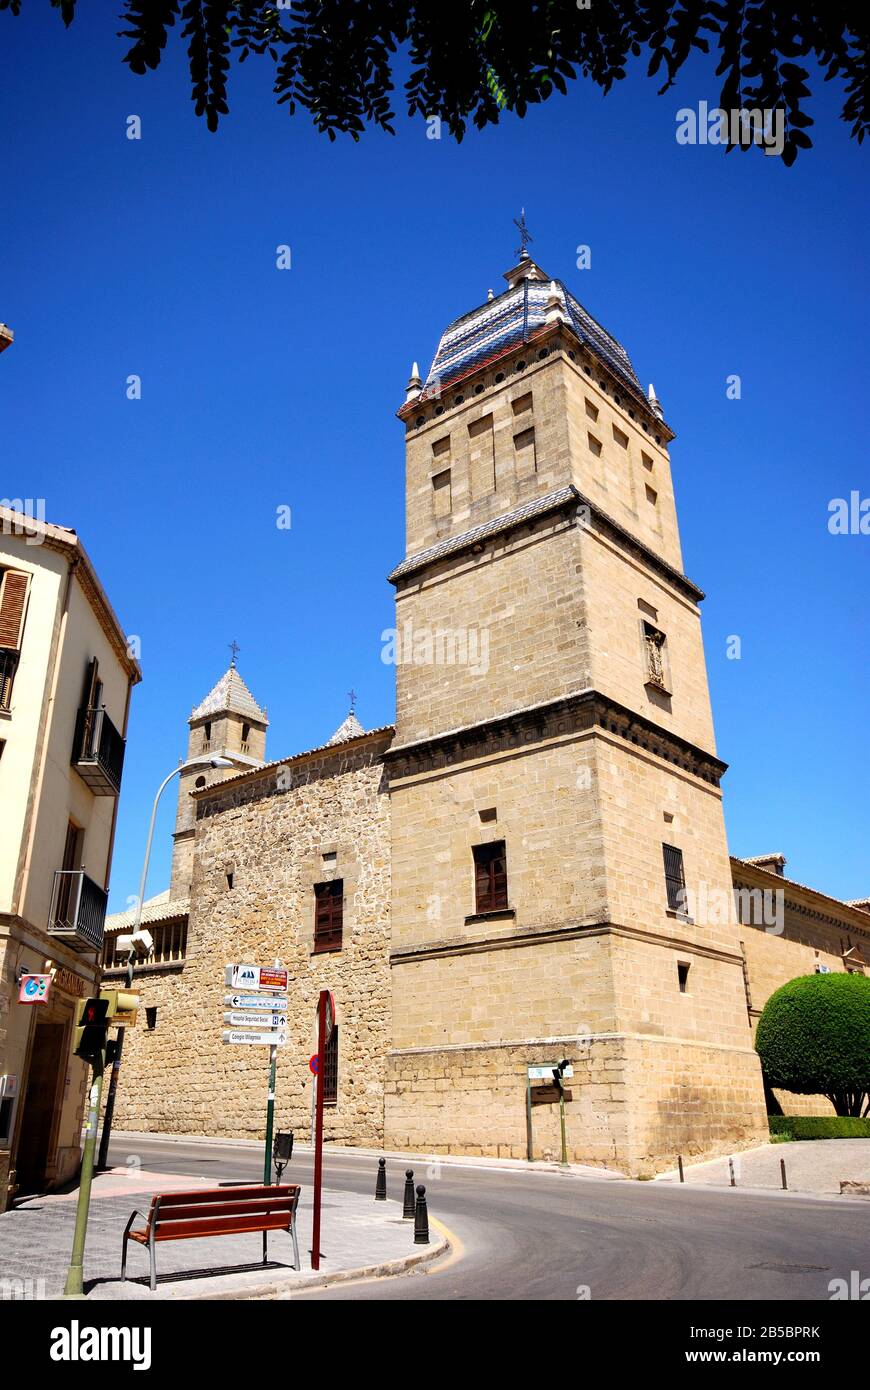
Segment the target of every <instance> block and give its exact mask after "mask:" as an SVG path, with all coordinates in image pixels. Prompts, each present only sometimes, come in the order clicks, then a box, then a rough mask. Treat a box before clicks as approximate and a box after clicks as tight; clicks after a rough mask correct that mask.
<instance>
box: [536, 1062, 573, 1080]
mask: <svg viewBox="0 0 870 1390" xmlns="http://www.w3.org/2000/svg"><path fill="white" fill-rule="evenodd" d="M557 1066H558V1063H557V1062H553V1063H552V1064H551V1065H547V1063H546V1062H545V1063H543V1065H541V1066H537V1067H529V1080H530V1081H552V1080H553V1072H554V1071H555V1070H556V1067H557ZM562 1075H563V1076H573V1075H574V1068H573V1067H566V1068H565V1070H564V1071H563V1072H562Z"/></svg>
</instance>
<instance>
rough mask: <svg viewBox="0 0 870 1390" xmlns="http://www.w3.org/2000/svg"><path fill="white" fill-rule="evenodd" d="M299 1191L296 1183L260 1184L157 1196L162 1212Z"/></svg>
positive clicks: (299, 1188)
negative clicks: (180, 1207) (168, 1209)
mask: <svg viewBox="0 0 870 1390" xmlns="http://www.w3.org/2000/svg"><path fill="white" fill-rule="evenodd" d="M301 1191H302V1189H301V1187H300V1186H299V1184H298V1183H282V1184H278V1183H276V1184H274V1185H268V1184H262V1183H260V1184H258V1185H257V1186H256V1187H253V1186H252V1187H209V1188H205V1189H203V1190H202V1191H201V1192H162V1193H160V1194H159V1196H160V1207H161V1210H164V1209H165V1208H166V1207H174V1206H193V1205H194V1204H199V1203H201V1202H233V1201H240V1202H244V1201H249V1200H250V1199H251V1198H256V1197H288V1196H291V1195H292V1194H293V1193H296V1192H301ZM155 1201H156V1198H154V1197H152V1199H151V1205H152V1206H153V1205H154V1202H155Z"/></svg>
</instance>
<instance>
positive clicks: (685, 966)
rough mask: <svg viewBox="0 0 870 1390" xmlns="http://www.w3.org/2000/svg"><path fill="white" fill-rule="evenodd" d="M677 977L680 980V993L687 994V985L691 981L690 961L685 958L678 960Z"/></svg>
mask: <svg viewBox="0 0 870 1390" xmlns="http://www.w3.org/2000/svg"><path fill="white" fill-rule="evenodd" d="M677 979H678V980H679V982H680V994H685V993H686V992H687V991H686V986H687V985H688V983H689V963H688V961H685V960H678V961H677Z"/></svg>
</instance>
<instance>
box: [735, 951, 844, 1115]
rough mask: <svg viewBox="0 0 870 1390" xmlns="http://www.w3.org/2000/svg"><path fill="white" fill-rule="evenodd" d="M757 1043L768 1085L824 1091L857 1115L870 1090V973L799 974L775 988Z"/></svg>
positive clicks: (760, 1022)
mask: <svg viewBox="0 0 870 1390" xmlns="http://www.w3.org/2000/svg"><path fill="white" fill-rule="evenodd" d="M755 1046H756V1050H757V1051H758V1055H759V1057H760V1058H761V1066H762V1070H763V1072H764V1079H765V1081H766V1082H767V1085H768V1086H769V1087H777V1088H778V1089H779V1090H783V1091H795V1092H797V1093H798V1094H800V1095H822V1096H827V1098H828V1100H830V1101H831V1103H832V1105H833V1106H834V1109H835V1110H836V1112H837V1114H838V1115H844V1116H852V1117H858V1116H861V1115H862V1114H863V1112H864V1107H865V1104H866V1100H867V1093H868V1091H870V977H867V976H865V975H850V974H846V973H845V972H844V973H839V972H837V973H835V974H830V975H801V976H799V977H798V978H797V979H796V980H789V982H788V984H785V985H783V986H782V987H781V988H780V989H778V990H776V991H775V992H774V993H773V994H772V995H771V996H770V998H769V999H768V1001H767V1003H766V1004H765V1006H764V1009H763V1011H762V1014H761V1018H760V1019H759V1020H758V1028H757V1030H756V1034H755Z"/></svg>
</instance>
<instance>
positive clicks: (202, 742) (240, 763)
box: [169, 656, 269, 900]
mask: <svg viewBox="0 0 870 1390" xmlns="http://www.w3.org/2000/svg"><path fill="white" fill-rule="evenodd" d="M187 722H188V724H189V726H190V735H189V737H188V741H187V759H186V761H187V760H189V759H191V758H203V759H205V758H209V757H213V758H227V759H229V761H230V763H231V766H230V767H218V768H211V767H209V766H208V765H207V764H204V765H202V766H199V767H192V768H189V769H187V770H186V771H184V772H182V774H181V776H180V777H179V779H178V780H179V786H178V810H177V812H176V817H175V832H174V834H173V837H172V839H173V847H172V881H171V884H170V889H169V896H170V898H172V899H173V900H174V899H175V898H186V897H188V896H189V894H190V884H191V879H192V877H193V837H194V829H195V822H196V807H195V805H194V803H193V800H192V798H191V796H190V793H191V792H192V791H196V790H199V788H201V787H207V786H211V784H212V783H213V782H221V781H223V780H224V778H226V777H233V776H235V775H236V774H237V773H239V772H248V771H251V770H253V769H254V768H256V767H262V765H263V763H264V762H265V760H266V729H267V727H268V724H269V721H268V719H267V718H266V711H265V709H261V708H260V706H259V705H258V704H257V702H256V700H255V699H254V697H253V695H252V694H251V692H250V690H249V689H248V687H247V686H246V685H245V682H244V681H243V680H242V678H241V676H240V675H239V672H238V671H237V670H236V661H235V656H234V657H233V660H232V662H231V663H230V666H229V668H228V669H227V670H226V671H225V672H224V674H223V675H222V676H221V678H220V680H219V681H218V683H217V685H216V686H214V688H213V689H212V690H210V691H209V693H208V695H206V697H205V699H204V700H203V701H202V703H201V704H199V705H197V707H196V709H195V710H194V711H193V713H192V714H191V716H190V719H189V720H188V721H187Z"/></svg>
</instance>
